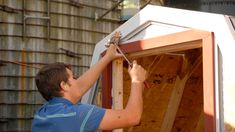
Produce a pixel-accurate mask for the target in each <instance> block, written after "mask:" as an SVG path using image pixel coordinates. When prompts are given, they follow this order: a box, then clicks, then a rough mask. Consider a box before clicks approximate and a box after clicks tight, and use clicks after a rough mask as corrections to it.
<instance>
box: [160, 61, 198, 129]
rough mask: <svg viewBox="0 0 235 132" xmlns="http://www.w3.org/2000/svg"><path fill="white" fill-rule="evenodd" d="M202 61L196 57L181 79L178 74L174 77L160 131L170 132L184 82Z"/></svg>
mask: <svg viewBox="0 0 235 132" xmlns="http://www.w3.org/2000/svg"><path fill="white" fill-rule="evenodd" d="M201 63H202V57H201V56H199V57H198V58H197V60H196V61H195V63H194V65H193V66H192V68H189V69H190V70H189V71H188V72H187V73H186V75H185V76H184V77H183V79H180V77H179V76H177V78H176V82H175V87H174V90H173V92H172V95H171V98H170V101H169V104H168V109H167V111H166V113H165V117H164V119H163V123H162V126H161V130H160V131H161V132H170V131H171V129H172V127H173V124H174V121H175V116H176V113H177V111H178V108H179V105H180V101H181V98H182V95H183V92H184V87H185V84H186V82H187V80H188V79H189V77H190V76H191V75H192V74H193V72H194V71H195V70H196V69H197V68H198V66H200V64H201Z"/></svg>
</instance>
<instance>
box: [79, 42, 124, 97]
mask: <svg viewBox="0 0 235 132" xmlns="http://www.w3.org/2000/svg"><path fill="white" fill-rule="evenodd" d="M118 57H121V54H119V53H118V52H117V50H116V47H115V46H114V45H113V44H111V45H110V47H109V48H108V49H107V51H106V54H105V56H104V57H102V58H101V59H100V60H99V61H98V62H97V63H96V64H95V65H93V66H92V67H91V68H90V69H89V70H88V71H86V72H85V73H84V74H83V75H81V76H80V77H79V78H78V79H77V84H78V88H79V90H80V94H81V96H83V95H84V94H85V93H86V92H87V91H88V90H89V89H90V88H91V87H92V86H93V85H94V83H95V82H96V81H97V79H98V78H99V76H100V74H101V73H102V71H103V70H104V68H105V67H106V66H107V65H108V64H109V63H110V62H111V61H112V60H113V59H115V58H118Z"/></svg>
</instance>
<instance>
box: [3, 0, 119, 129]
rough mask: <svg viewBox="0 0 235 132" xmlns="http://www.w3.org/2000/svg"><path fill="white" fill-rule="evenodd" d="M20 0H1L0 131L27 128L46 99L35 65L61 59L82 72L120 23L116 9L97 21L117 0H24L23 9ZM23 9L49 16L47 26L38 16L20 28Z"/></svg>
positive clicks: (28, 12)
mask: <svg viewBox="0 0 235 132" xmlns="http://www.w3.org/2000/svg"><path fill="white" fill-rule="evenodd" d="M23 1H24V0H0V84H1V86H0V131H31V121H32V119H33V114H34V112H35V110H36V109H37V108H38V107H39V106H40V105H42V104H43V103H44V100H43V99H42V97H41V96H40V94H39V93H38V91H37V88H36V86H35V83H34V76H35V74H36V73H37V72H38V69H37V68H33V67H42V66H44V65H46V64H48V63H52V62H56V61H57V62H65V63H69V64H71V65H72V66H73V69H74V71H75V73H77V74H78V75H80V74H82V73H83V72H84V71H86V70H87V69H88V68H89V65H90V61H91V58H92V53H93V49H94V46H95V44H96V42H98V41H99V40H101V39H102V38H103V37H105V36H106V35H107V34H109V33H110V32H112V31H113V30H114V29H115V28H116V27H118V26H119V25H120V23H119V21H118V19H119V17H120V10H114V11H112V12H110V13H109V14H107V15H106V16H105V19H103V20H100V21H95V12H96V13H97V14H99V15H102V13H104V12H105V11H107V10H108V9H109V8H111V7H112V5H113V4H114V3H115V2H116V1H115V0H50V2H49V6H48V3H47V0H25V9H23V7H24V5H23ZM78 2H79V3H80V4H79V3H78ZM47 7H49V11H50V12H49V14H47ZM24 13H25V15H27V16H34V17H49V18H50V21H49V23H50V25H48V23H47V22H48V20H45V19H44V20H42V19H38V18H36V19H27V20H26V21H25V26H23V25H24V18H25V17H24ZM24 27H25V32H23V31H24V30H23V29H24ZM24 36H25V37H24ZM48 39H50V40H48ZM22 63H23V64H24V66H23V64H22ZM25 65H27V66H25Z"/></svg>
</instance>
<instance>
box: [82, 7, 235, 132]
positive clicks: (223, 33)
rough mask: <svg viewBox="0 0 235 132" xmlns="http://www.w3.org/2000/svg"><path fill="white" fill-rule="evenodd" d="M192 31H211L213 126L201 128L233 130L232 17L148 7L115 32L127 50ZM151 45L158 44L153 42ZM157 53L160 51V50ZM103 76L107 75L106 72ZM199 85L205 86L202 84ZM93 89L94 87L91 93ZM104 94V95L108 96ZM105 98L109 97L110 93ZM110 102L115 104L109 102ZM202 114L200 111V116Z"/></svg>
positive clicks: (101, 48) (98, 50)
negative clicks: (127, 47)
mask: <svg viewBox="0 0 235 132" xmlns="http://www.w3.org/2000/svg"><path fill="white" fill-rule="evenodd" d="M192 29H193V30H202V31H206V32H211V33H213V35H214V38H213V44H214V48H213V58H212V59H211V61H212V62H213V67H214V69H213V71H212V73H213V74H214V76H213V77H214V82H213V84H212V85H213V87H210V88H212V89H214V92H213V91H210V92H209V93H210V94H212V95H213V98H214V102H213V101H212V102H209V103H208V105H213V103H214V105H213V106H212V107H214V114H212V118H213V120H214V125H213V126H205V128H206V127H209V128H210V129H211V130H213V131H233V130H234V128H235V120H234V117H235V112H234V106H235V96H234V95H235V91H234V88H235V69H234V66H235V63H234V61H232V60H233V57H234V56H235V52H234V50H235V41H234V40H235V28H234V18H233V17H232V16H225V15H220V14H212V13H202V12H196V11H188V10H181V9H174V8H167V7H160V6H152V5H149V6H147V7H146V8H144V9H143V10H141V11H140V12H139V13H138V14H137V15H135V16H134V17H132V18H131V19H130V20H129V21H127V22H126V23H124V24H123V25H121V26H120V27H119V28H117V29H116V30H115V31H121V33H122V39H121V40H122V41H121V46H123V47H124V46H125V44H129V46H130V48H129V49H131V44H130V43H133V44H134V43H136V42H140V43H141V42H144V41H145V40H146V41H147V40H148V39H153V38H156V37H164V36H165V37H167V36H169V35H173V34H177V33H181V32H186V31H190V30H192ZM115 31H114V32H115ZM111 35H112V34H110V35H108V36H107V37H106V38H104V39H103V40H101V41H100V42H99V43H97V45H96V47H95V51H94V55H96V56H93V57H92V63H91V65H93V64H94V63H96V62H97V61H98V59H99V56H97V54H101V53H102V52H104V51H105V46H104V45H105V43H106V42H107V41H108V39H109V38H110V37H111ZM185 36H186V35H185ZM170 39H171V40H169V42H170V41H174V40H175V39H177V38H174V37H170ZM166 41H167V39H166ZM155 43H156V45H158V44H157V41H156V42H155ZM145 47H148V43H146V44H145V45H142V46H140V47H139V48H141V49H143V51H144V49H145ZM132 48H133V47H132ZM146 52H147V51H146ZM159 52H164V51H161V50H160V51H159ZM136 54H137V53H136ZM153 54H154V53H153ZM130 55H131V54H130ZM203 56H207V54H206V53H204V54H203ZM130 57H131V56H130ZM114 64H115V63H114ZM203 69H204V67H203ZM203 72H205V71H203ZM106 74H110V73H109V72H107V73H106ZM203 75H204V73H203ZM204 79H205V78H204ZM113 83H114V82H113ZM113 83H111V84H112V87H114V84H113ZM203 83H204V84H205V83H206V82H203ZM95 88H96V87H95V86H94V88H93V90H94V89H95ZM91 91H92V90H91ZM103 92H104V91H103ZM107 92H111V89H110V88H108V91H107ZM107 92H106V93H104V94H109V93H107ZM89 96H92V92H88V93H87V96H86V97H84V98H83V101H86V100H87V98H88V99H89ZM104 96H106V95H104ZM107 96H111V94H109V95H107ZM115 97H116V96H115ZM204 98H205V96H204ZM109 101H111V100H109ZM111 103H112V104H113V105H114V104H115V103H114V102H112V101H111ZM204 103H205V102H204ZM204 105H205V104H204ZM204 107H205V106H204ZM204 109H205V108H204ZM212 109H213V108H212ZM206 112H207V111H204V113H206ZM205 125H206V124H205ZM206 130H209V129H206Z"/></svg>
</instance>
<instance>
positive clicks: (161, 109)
mask: <svg viewBox="0 0 235 132" xmlns="http://www.w3.org/2000/svg"><path fill="white" fill-rule="evenodd" d="M137 61H138V63H139V64H141V65H142V66H143V67H144V68H145V69H146V70H147V71H148V74H149V76H148V79H147V82H148V83H149V85H150V88H145V90H144V93H143V99H144V111H143V115H142V118H141V123H140V124H139V125H137V126H135V127H133V128H126V129H124V131H134V132H142V131H148V132H152V131H154V132H160V131H162V132H166V131H174V132H180V131H184V132H186V131H187V132H194V131H197V132H199V131H203V129H204V123H203V121H204V120H203V119H204V117H203V116H204V112H203V82H202V80H203V78H202V53H201V49H193V50H187V51H181V52H177V53H165V54H161V55H154V56H147V57H143V58H137ZM123 73H124V74H123V81H124V95H123V96H124V106H125V105H126V103H127V100H128V96H129V92H130V78H129V76H128V72H127V66H126V65H125V62H124V71H123Z"/></svg>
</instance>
